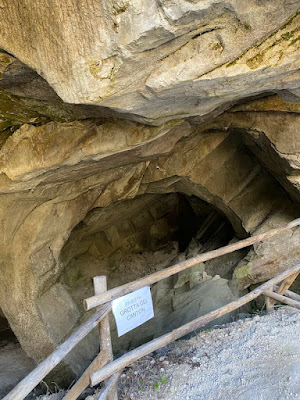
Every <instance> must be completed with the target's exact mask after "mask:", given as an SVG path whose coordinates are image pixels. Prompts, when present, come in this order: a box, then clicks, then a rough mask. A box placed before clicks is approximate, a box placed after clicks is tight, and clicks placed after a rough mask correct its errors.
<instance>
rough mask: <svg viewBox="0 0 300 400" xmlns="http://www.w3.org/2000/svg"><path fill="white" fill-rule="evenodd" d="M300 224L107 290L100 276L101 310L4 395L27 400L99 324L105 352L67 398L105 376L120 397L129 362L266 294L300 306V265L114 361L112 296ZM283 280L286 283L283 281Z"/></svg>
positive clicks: (269, 301)
mask: <svg viewBox="0 0 300 400" xmlns="http://www.w3.org/2000/svg"><path fill="white" fill-rule="evenodd" d="M299 225H300V218H299V219H296V220H294V221H292V222H290V223H289V224H287V225H285V226H284V227H281V228H277V229H273V230H271V231H268V232H266V233H263V234H261V235H256V236H253V237H250V238H248V239H245V240H241V241H239V242H236V243H234V244H230V245H228V246H225V247H222V248H220V249H217V250H213V251H210V252H207V253H204V254H201V255H199V256H197V257H193V258H191V259H189V260H187V261H184V262H182V263H179V264H177V265H174V266H172V267H169V268H166V269H164V270H162V271H159V272H156V273H154V274H151V275H149V276H147V277H144V278H142V279H138V280H136V281H134V282H131V283H128V284H126V285H123V286H120V287H118V288H114V289H112V290H109V291H106V277H95V278H94V289H95V296H93V297H90V298H88V299H86V300H85V301H84V306H85V308H86V309H87V310H89V309H91V308H94V307H98V309H97V311H96V313H95V314H94V315H93V316H92V317H91V318H89V319H88V320H87V321H86V322H85V323H84V324H82V325H81V326H80V327H79V328H78V329H77V330H76V331H75V332H74V333H72V334H71V336H69V338H68V339H67V340H66V341H65V342H64V343H62V344H61V345H59V346H58V347H57V348H56V349H55V350H54V352H53V353H51V354H50V355H49V356H48V357H47V358H46V359H45V360H44V361H42V362H41V363H40V364H39V365H38V366H37V367H36V368H35V369H34V370H33V371H32V372H31V373H30V374H29V375H27V376H26V377H25V378H24V379H23V380H22V381H21V382H19V383H18V385H17V386H16V387H15V388H14V389H13V390H12V391H11V392H10V393H8V394H7V395H6V396H5V397H4V398H3V399H2V400H24V398H25V397H26V396H27V395H28V394H29V393H30V392H31V391H32V390H33V389H34V388H35V387H36V386H37V385H38V384H39V382H40V381H41V380H42V379H43V378H44V377H45V376H46V375H47V374H48V373H49V372H50V371H51V370H52V369H53V368H55V367H56V366H57V365H58V363H59V362H60V361H61V360H62V359H63V358H64V357H65V356H66V355H67V354H68V353H69V352H70V351H71V350H72V349H73V348H74V347H75V346H76V345H77V344H78V343H79V342H80V341H81V340H82V339H83V338H84V337H85V336H86V335H87V334H88V333H89V332H90V331H91V330H92V329H93V328H95V327H96V326H97V325H98V326H99V335H100V354H99V355H98V356H97V357H96V358H95V360H94V361H93V362H92V364H91V365H90V366H89V367H88V368H87V369H86V371H85V372H84V373H83V375H82V376H81V378H80V379H79V380H78V381H77V383H76V384H75V385H74V386H73V387H72V388H71V390H70V391H69V392H68V393H67V394H66V396H65V397H64V400H76V399H77V397H78V396H79V395H80V394H81V392H82V391H83V390H84V389H85V388H86V387H87V385H88V383H89V382H90V384H91V386H95V385H96V384H98V383H100V382H102V381H105V380H107V381H106V387H105V389H104V391H102V393H101V394H100V395H99V397H98V400H104V399H106V398H108V400H117V392H116V382H117V380H118V377H119V374H120V372H121V371H122V370H123V369H124V368H125V367H126V366H128V365H129V364H131V363H133V362H134V361H137V360H138V359H140V358H141V357H143V356H145V355H147V354H149V353H151V352H153V351H155V350H157V349H159V348H161V347H164V346H166V345H167V344H169V343H171V342H173V341H175V340H177V339H179V338H181V337H182V336H185V335H186V334H188V333H190V332H192V331H194V330H196V329H199V328H201V327H203V326H205V325H206V324H208V323H209V322H211V321H213V320H215V319H217V318H219V317H221V316H222V315H224V314H227V313H229V312H231V311H234V310H236V309H238V308H239V307H241V306H243V305H245V304H247V303H249V302H250V301H252V300H253V299H255V298H256V297H258V296H260V295H264V296H266V305H267V308H268V309H272V308H273V307H274V304H275V303H276V302H278V301H280V302H283V303H286V304H290V305H292V306H294V307H296V308H299V309H300V296H299V295H297V294H296V293H293V292H291V291H289V290H288V289H289V287H290V285H291V284H292V283H293V281H294V280H295V279H296V277H297V275H298V274H299V272H300V264H299V265H296V266H295V267H293V268H290V269H288V270H286V271H284V272H283V273H281V274H280V275H278V276H276V277H275V278H272V279H270V280H269V281H267V282H265V283H264V284H262V285H261V286H259V287H257V288H256V289H254V290H253V291H251V292H250V293H248V294H247V295H245V296H243V297H241V298H239V299H237V300H235V301H232V302H231V303H229V304H227V305H226V306H224V307H221V308H219V309H217V310H215V311H212V312H210V313H208V314H206V315H203V316H201V317H199V318H197V319H195V320H193V321H191V322H189V323H187V324H185V325H183V326H181V327H180V328H177V329H174V330H173V331H172V332H170V333H167V334H165V335H163V336H161V337H159V338H157V339H154V340H152V341H150V342H148V343H146V344H144V345H142V346H140V347H138V348H137V349H134V350H132V351H130V352H128V353H127V354H125V355H123V356H122V357H120V358H118V359H117V360H115V361H112V359H113V356H112V347H111V339H110V329H109V322H108V313H109V311H110V310H111V305H110V301H111V300H113V299H116V298H118V297H120V296H124V295H125V294H128V293H131V292H133V291H135V290H138V289H140V288H142V287H144V286H148V285H151V284H153V283H156V282H158V281H160V280H161V279H164V278H167V277H169V276H172V275H174V274H176V273H178V272H180V271H183V270H185V269H187V268H190V267H192V266H193V265H195V264H197V263H199V262H204V261H208V260H211V259H213V258H216V257H219V256H222V255H225V254H228V253H231V252H233V251H236V250H239V249H242V248H244V247H248V246H251V245H253V244H255V243H258V242H260V241H262V240H266V239H269V238H271V237H272V236H274V235H277V234H279V233H281V232H284V231H285V230H287V229H291V228H294V227H296V226H299ZM281 282H282V283H281ZM280 283H281V284H280ZM278 284H280V285H279V286H277V285H278ZM105 303H107V304H105ZM100 306H101V307H100Z"/></svg>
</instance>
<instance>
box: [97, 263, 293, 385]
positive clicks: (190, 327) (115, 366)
mask: <svg viewBox="0 0 300 400" xmlns="http://www.w3.org/2000/svg"><path fill="white" fill-rule="evenodd" d="M299 271H300V264H298V265H296V266H295V267H293V268H290V269H288V270H287V271H284V272H283V273H281V274H280V275H278V276H276V277H275V278H272V279H270V280H269V281H267V282H265V283H264V284H262V285H261V286H258V287H257V288H256V289H254V290H252V292H250V293H248V294H246V295H245V296H243V297H240V298H239V299H237V300H234V301H232V302H231V303H229V304H226V306H224V307H221V308H218V309H217V310H215V311H212V312H210V313H208V314H205V315H203V316H202V317H199V318H197V319H195V320H193V321H191V322H188V323H187V324H185V325H183V326H181V327H180V328H177V329H174V330H173V331H172V332H170V333H167V334H165V335H163V336H161V337H159V338H157V339H154V340H151V341H150V342H148V343H146V344H144V345H142V346H140V347H138V348H136V349H134V350H132V351H130V352H128V353H126V354H124V355H123V356H122V357H120V358H118V359H117V360H115V361H113V362H112V363H110V364H107V365H105V366H104V367H103V368H101V369H100V370H99V371H96V372H94V373H92V374H91V380H90V382H91V386H95V385H97V384H98V383H100V382H102V381H103V380H104V379H107V378H108V377H109V376H111V375H112V374H114V373H116V372H118V371H121V370H123V369H124V368H125V367H127V366H128V365H130V364H132V363H133V362H135V361H137V360H139V359H140V358H141V357H144V356H146V355H147V354H149V353H152V352H153V351H155V350H158V349H159V348H161V347H164V346H166V345H167V344H170V343H171V342H174V341H175V340H177V339H180V338H181V337H182V336H185V335H187V334H188V333H190V332H193V331H194V330H196V329H199V328H201V327H202V326H205V325H206V324H208V323H209V322H211V321H213V320H215V319H217V318H219V317H221V316H222V315H224V314H228V313H229V312H231V311H234V310H236V309H237V308H240V307H241V306H243V305H245V304H247V303H249V302H250V301H252V300H254V299H255V298H257V297H258V296H260V295H261V294H264V292H265V291H266V290H268V289H269V288H272V287H273V286H274V285H276V284H277V283H279V282H281V281H282V280H283V279H285V278H287V277H289V276H291V275H293V274H295V273H299ZM271 293H272V292H271ZM272 294H273V293H272ZM281 297H284V296H281ZM298 305H300V303H298Z"/></svg>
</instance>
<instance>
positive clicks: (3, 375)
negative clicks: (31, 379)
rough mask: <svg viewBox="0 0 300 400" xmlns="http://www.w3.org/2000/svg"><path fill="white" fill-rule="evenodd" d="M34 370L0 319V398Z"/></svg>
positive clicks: (5, 324) (2, 319)
mask: <svg viewBox="0 0 300 400" xmlns="http://www.w3.org/2000/svg"><path fill="white" fill-rule="evenodd" d="M33 368H34V363H33V361H32V360H31V359H30V358H29V357H28V356H27V355H26V354H25V352H24V351H23V350H22V348H21V345H20V344H19V342H18V341H17V339H16V337H15V336H14V334H13V332H12V331H11V329H10V328H9V326H8V325H7V321H6V320H5V319H4V318H0V398H2V397H3V396H5V395H6V394H7V393H8V392H9V391H10V390H11V389H12V388H13V387H14V386H15V385H16V384H17V383H18V382H19V381H20V380H21V379H23V378H24V377H25V376H26V375H27V374H28V373H29V372H30V371H31V370H32V369H33Z"/></svg>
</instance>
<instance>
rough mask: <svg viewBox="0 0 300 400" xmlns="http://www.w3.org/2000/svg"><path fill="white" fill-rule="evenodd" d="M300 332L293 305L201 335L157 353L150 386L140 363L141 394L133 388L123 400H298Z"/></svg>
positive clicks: (299, 316) (299, 314)
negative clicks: (167, 350)
mask: <svg viewBox="0 0 300 400" xmlns="http://www.w3.org/2000/svg"><path fill="white" fill-rule="evenodd" d="M299 333H300V312H299V311H297V310H295V309H292V308H289V307H284V308H281V309H280V310H277V311H275V312H273V313H271V314H269V315H264V316H258V315H257V316H255V317H253V318H249V319H246V320H240V321H237V322H234V323H231V324H228V325H226V326H224V327H222V328H221V329H214V330H212V331H209V332H202V333H201V334H199V335H198V336H196V337H194V338H192V339H190V340H187V341H181V342H177V343H176V344H175V345H174V346H172V347H173V348H171V350H170V351H169V352H168V353H165V355H163V352H160V353H158V354H156V355H154V357H153V360H154V362H153V361H152V367H153V371H155V374H154V375H152V378H154V379H152V381H151V383H150V384H149V383H147V382H146V381H145V379H143V378H141V376H142V375H145V365H144V366H143V367H142V368H140V367H139V365H138V364H137V365H136V369H135V370H134V371H133V374H134V375H135V379H134V381H136V382H134V381H133V386H132V387H134V384H136V386H137V387H138V388H139V393H138V392H137V391H135V392H134V391H133V390H129V392H128V394H127V396H124V397H123V398H124V399H125V398H128V399H130V398H131V399H140V400H144V399H163V400H183V399H185V400H196V399H197V400H200V399H201V400H202V399H203V400H294V399H298V398H299V399H300V340H299ZM164 351H165V350H164ZM150 363H151V361H150ZM156 364H158V366H159V368H155V366H156ZM128 373H129V372H127V374H128ZM124 379H126V378H125V377H124V375H123V380H124ZM141 379H143V382H142V385H144V387H143V386H142V385H141ZM155 380H156V383H155V384H154V385H153V382H154V381H155ZM144 390H145V391H144ZM130 392H131V393H130Z"/></svg>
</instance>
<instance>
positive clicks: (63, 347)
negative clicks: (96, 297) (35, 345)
mask: <svg viewBox="0 0 300 400" xmlns="http://www.w3.org/2000/svg"><path fill="white" fill-rule="evenodd" d="M110 308H111V307H110V304H105V306H103V307H101V309H99V311H96V312H95V314H94V315H92V316H91V318H89V319H88V320H87V321H86V322H84V323H83V324H82V325H81V326H80V327H79V328H78V329H76V331H75V332H73V333H72V334H71V335H70V336H69V337H68V339H67V340H66V341H65V342H63V343H62V344H60V345H59V346H58V347H57V348H56V349H55V350H54V351H53V353H51V354H50V355H49V356H48V357H47V358H45V360H44V361H42V362H41V363H40V364H39V365H38V366H37V367H36V368H35V369H34V370H33V371H31V372H30V374H28V375H27V376H26V377H25V378H24V379H22V380H21V382H19V383H18V384H17V386H15V387H14V388H13V389H12V390H11V391H10V392H9V393H8V394H7V395H6V396H5V397H4V398H3V399H2V400H24V399H25V397H26V396H27V395H28V394H29V393H30V392H31V391H32V389H34V388H35V387H36V386H37V385H38V383H39V382H40V381H41V380H42V379H43V378H45V376H46V375H47V374H48V373H49V372H50V371H52V370H53V368H54V367H56V366H57V364H59V363H60V361H61V360H62V359H63V358H64V357H65V356H66V355H67V354H69V353H70V351H71V350H72V349H73V348H74V347H75V346H76V345H77V344H78V343H79V342H80V341H81V340H82V339H84V338H85V337H86V335H87V334H88V333H89V332H90V331H91V330H92V329H94V328H95V327H96V326H97V325H98V322H99V320H101V319H102V318H104V317H105V316H106V315H107V314H108V313H109V311H110Z"/></svg>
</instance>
